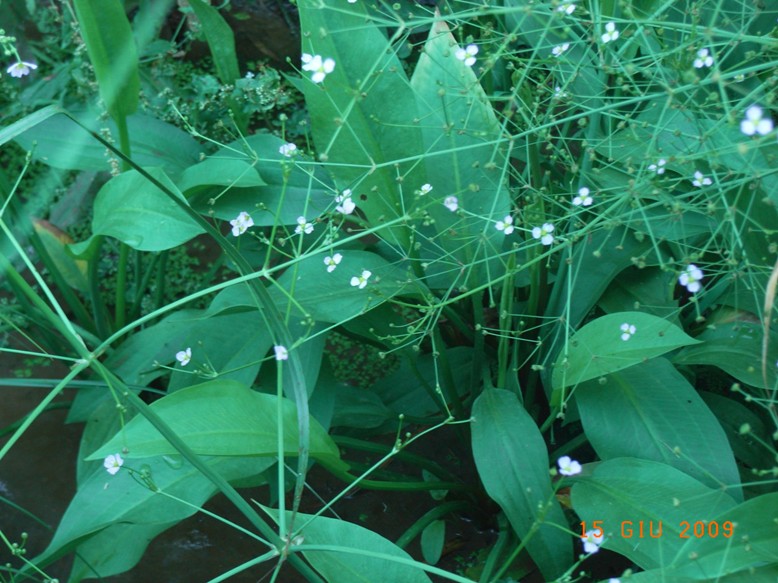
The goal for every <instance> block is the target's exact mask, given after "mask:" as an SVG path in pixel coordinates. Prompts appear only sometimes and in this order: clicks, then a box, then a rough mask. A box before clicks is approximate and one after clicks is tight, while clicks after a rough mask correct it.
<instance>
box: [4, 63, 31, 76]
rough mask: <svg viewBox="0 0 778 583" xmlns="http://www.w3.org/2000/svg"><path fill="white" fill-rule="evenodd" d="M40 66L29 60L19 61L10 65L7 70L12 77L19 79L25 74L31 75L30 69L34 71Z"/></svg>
mask: <svg viewBox="0 0 778 583" xmlns="http://www.w3.org/2000/svg"><path fill="white" fill-rule="evenodd" d="M37 68H38V65H36V64H35V63H28V62H27V61H17V62H16V63H14V64H13V65H11V66H10V67H8V68H7V69H6V70H5V72H6V73H8V74H9V75H10V76H11V77H16V78H17V79H19V78H21V77H24V76H25V75H29V74H30V71H34V70H35V69H37Z"/></svg>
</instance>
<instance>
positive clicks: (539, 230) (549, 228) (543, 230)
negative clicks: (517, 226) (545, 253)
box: [532, 223, 554, 245]
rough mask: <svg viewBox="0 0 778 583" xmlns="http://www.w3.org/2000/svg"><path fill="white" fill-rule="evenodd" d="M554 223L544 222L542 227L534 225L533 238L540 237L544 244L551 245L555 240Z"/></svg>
mask: <svg viewBox="0 0 778 583" xmlns="http://www.w3.org/2000/svg"><path fill="white" fill-rule="evenodd" d="M553 232H554V225H552V224H551V223H544V224H543V226H542V227H534V228H533V229H532V238H533V239H540V242H541V243H543V245H551V243H553V242H554V235H552V234H551V233H553Z"/></svg>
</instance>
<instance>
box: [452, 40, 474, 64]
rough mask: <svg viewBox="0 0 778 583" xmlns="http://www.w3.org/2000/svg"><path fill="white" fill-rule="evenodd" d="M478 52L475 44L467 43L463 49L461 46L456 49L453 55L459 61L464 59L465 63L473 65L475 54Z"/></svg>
mask: <svg viewBox="0 0 778 583" xmlns="http://www.w3.org/2000/svg"><path fill="white" fill-rule="evenodd" d="M477 54H478V46H477V45H467V46H466V47H465V48H464V49H463V48H462V47H460V48H458V49H457V50H456V53H454V55H455V56H456V58H457V59H459V60H460V61H464V63H465V65H467V66H468V67H472V66H473V65H475V56H476V55H477Z"/></svg>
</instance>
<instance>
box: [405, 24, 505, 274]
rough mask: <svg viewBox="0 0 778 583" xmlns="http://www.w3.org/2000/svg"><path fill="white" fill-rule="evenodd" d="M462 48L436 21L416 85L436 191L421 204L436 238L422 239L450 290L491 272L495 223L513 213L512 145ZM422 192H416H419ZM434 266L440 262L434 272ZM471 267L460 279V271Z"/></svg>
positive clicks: (497, 235) (497, 245)
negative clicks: (508, 176)
mask: <svg viewBox="0 0 778 583" xmlns="http://www.w3.org/2000/svg"><path fill="white" fill-rule="evenodd" d="M456 46H457V41H456V40H455V39H454V37H453V35H452V34H451V32H450V31H449V28H448V25H447V24H446V21H445V20H438V21H436V22H435V23H434V24H433V26H432V28H431V29H430V33H429V37H428V39H427V42H426V43H425V45H424V49H423V50H422V53H421V55H420V57H419V61H418V63H417V65H416V68H415V70H414V72H413V76H412V78H411V87H412V88H413V90H414V94H415V96H416V103H417V110H418V114H419V119H420V120H421V122H420V123H419V124H418V127H419V128H420V130H421V135H422V139H423V145H424V149H423V152H424V165H425V170H426V182H429V183H430V184H431V185H432V186H433V190H432V191H431V192H430V193H428V194H427V195H425V196H424V197H421V198H420V199H419V200H418V202H417V205H419V206H423V207H424V208H425V209H426V210H427V211H428V212H429V214H430V216H431V217H432V218H433V219H434V221H435V222H434V231H435V232H436V233H437V236H436V235H435V232H433V231H432V229H430V232H429V233H426V232H425V231H424V230H423V229H422V230H421V231H420V233H421V234H420V235H419V237H420V238H422V239H423V238H424V236H425V235H427V236H429V237H430V239H431V241H430V242H429V244H427V245H424V246H423V247H422V257H423V259H424V260H425V262H426V263H428V265H429V268H430V269H432V270H435V271H437V272H439V271H440V270H441V269H444V270H446V271H447V272H448V277H447V278H446V285H447V286H448V285H452V284H454V282H455V281H457V280H459V281H458V284H457V285H458V286H462V285H467V286H468V287H476V286H477V285H481V284H483V283H484V281H485V278H486V272H487V266H486V263H485V262H487V261H489V260H490V258H491V259H492V260H491V262H490V263H489V269H491V270H498V267H499V263H498V261H497V260H496V258H495V257H494V256H495V254H496V251H498V250H499V249H501V248H502V245H503V243H504V242H505V235H504V233H501V232H500V231H498V230H497V229H495V228H494V225H495V222H496V221H497V220H500V219H502V218H503V217H505V216H506V215H508V214H510V212H511V201H510V197H509V195H508V190H507V188H506V187H505V185H504V184H503V180H504V176H505V173H506V165H508V164H509V161H508V157H507V155H506V154H507V144H499V141H500V139H501V138H502V137H503V136H502V131H501V127H500V124H499V123H498V121H497V118H496V116H495V113H494V109H493V108H492V105H491V103H490V101H489V98H488V97H487V95H486V93H485V92H484V90H483V88H482V87H481V85H480V83H479V82H478V78H477V77H476V75H475V73H474V72H473V68H472V67H468V66H467V65H465V63H464V62H463V61H461V60H459V59H457V58H456V56H455V48H456ZM417 188H418V186H417ZM452 195H453V196H456V197H457V199H458V204H459V207H460V208H462V209H464V210H465V211H466V214H464V215H463V214H460V213H452V212H451V211H450V210H449V209H447V208H446V207H445V206H444V205H443V202H444V200H445V198H446V197H447V196H452ZM436 262H442V265H437V264H436ZM462 265H467V266H468V271H467V274H466V275H465V276H464V277H463V276H462V274H461V266H462Z"/></svg>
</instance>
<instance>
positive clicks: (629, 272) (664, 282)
mask: <svg viewBox="0 0 778 583" xmlns="http://www.w3.org/2000/svg"><path fill="white" fill-rule="evenodd" d="M674 278H675V275H673V274H669V273H667V272H664V271H662V270H660V269H658V268H644V269H639V268H637V267H628V268H627V269H625V270H624V271H622V272H621V274H620V275H619V277H617V278H615V279H614V280H613V281H612V282H611V284H610V286H608V289H607V291H606V292H605V293H604V294H603V295H602V297H601V298H600V300H599V301H598V302H597V305H598V306H599V307H600V308H602V309H603V310H605V311H606V312H624V311H630V310H635V309H640V310H643V311H645V312H646V313H649V314H653V315H654V316H658V317H660V318H664V319H665V320H668V321H669V322H672V323H673V324H680V319H679V317H678V314H679V310H678V300H676V299H673V286H672V285H668V283H670V280H671V279H674Z"/></svg>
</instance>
